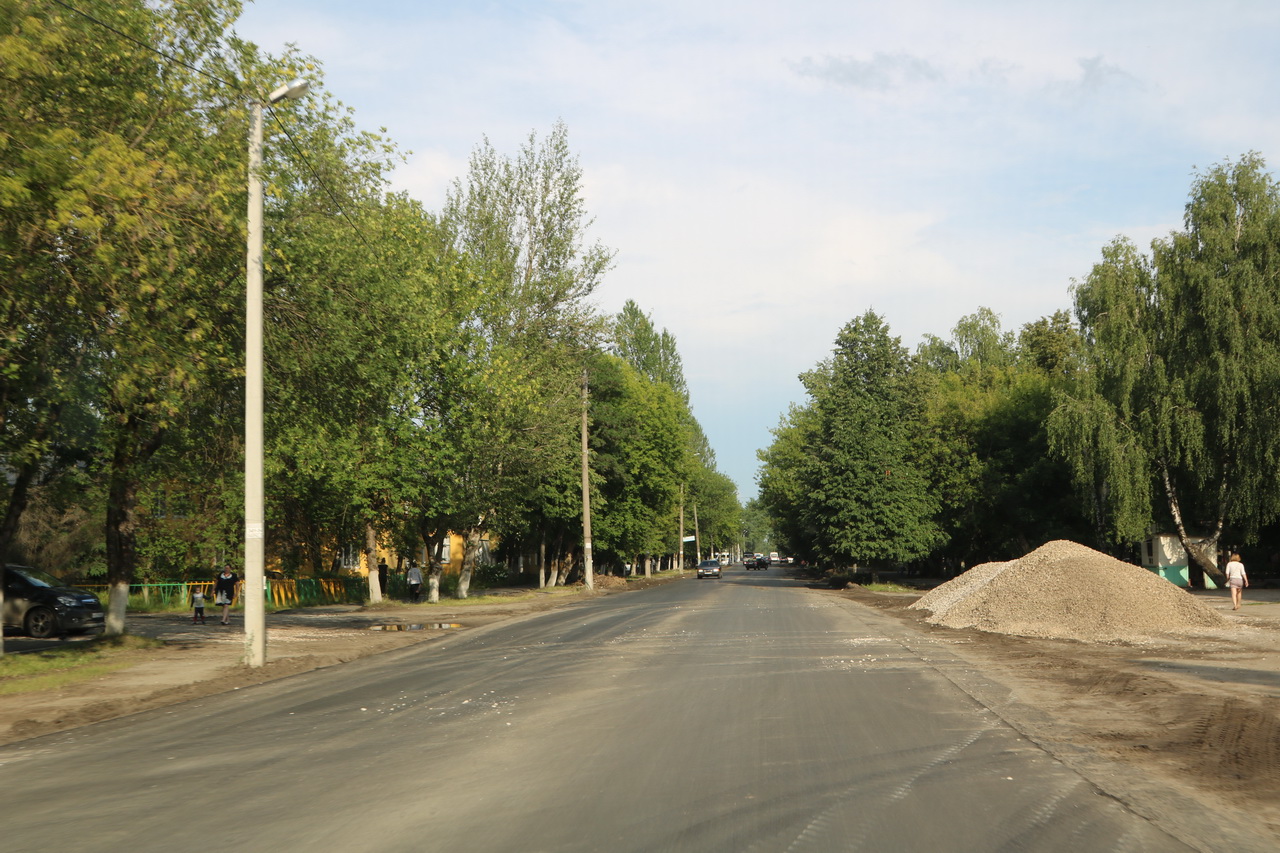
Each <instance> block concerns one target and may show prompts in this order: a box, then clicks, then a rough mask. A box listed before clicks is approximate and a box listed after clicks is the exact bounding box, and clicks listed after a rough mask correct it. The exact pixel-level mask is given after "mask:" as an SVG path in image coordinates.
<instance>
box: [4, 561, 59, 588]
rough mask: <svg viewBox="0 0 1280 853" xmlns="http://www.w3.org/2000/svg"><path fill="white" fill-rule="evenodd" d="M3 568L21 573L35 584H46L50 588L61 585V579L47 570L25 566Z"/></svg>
mask: <svg viewBox="0 0 1280 853" xmlns="http://www.w3.org/2000/svg"><path fill="white" fill-rule="evenodd" d="M5 568H6V569H8V570H9V571H11V572H13V573H14V574H18V575H22V576H23V577H24V578H26V579H27V580H29V581H31V582H32V583H33V584H35V585H36V586H47V587H49V588H50V589H52V588H54V587H59V586H62V585H63V583H62V581H60V580H58V579H57V578H55V577H54V576H53V575H51V574H49V573H48V572H42V571H40V570H39V569H32V568H28V567H27V566H5Z"/></svg>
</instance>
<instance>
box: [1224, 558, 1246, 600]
mask: <svg viewBox="0 0 1280 853" xmlns="http://www.w3.org/2000/svg"><path fill="white" fill-rule="evenodd" d="M1248 585H1249V576H1248V575H1247V574H1245V572H1244V563H1242V562H1240V555H1239V554H1232V555H1231V561H1230V562H1229V563H1227V586H1228V587H1230V588H1231V609H1232V610H1239V609H1240V599H1241V598H1243V597H1244V588H1245V587H1246V586H1248Z"/></svg>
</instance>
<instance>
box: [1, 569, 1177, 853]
mask: <svg viewBox="0 0 1280 853" xmlns="http://www.w3.org/2000/svg"><path fill="white" fill-rule="evenodd" d="M781 574H782V572H781V571H780V570H779V569H776V568H775V569H771V570H770V571H769V572H768V573H765V572H748V571H743V570H742V569H741V568H740V567H738V568H735V569H733V570H730V571H728V572H727V573H726V575H725V577H724V578H723V579H721V580H714V579H706V580H695V579H693V578H692V577H689V578H687V579H685V580H681V581H678V582H675V583H670V584H666V585H663V586H658V587H654V588H651V589H647V590H642V591H636V592H630V593H627V594H625V595H613V596H607V597H602V598H596V599H592V600H588V601H585V602H583V603H581V604H575V605H572V606H569V607H566V608H564V609H561V610H557V611H551V612H547V613H543V614H538V615H534V616H530V617H527V618H522V619H519V620H517V621H515V622H509V623H504V624H501V625H495V626H490V627H487V628H484V629H480V630H477V631H475V632H469V633H461V634H459V635H457V636H456V637H452V638H450V639H449V640H448V641H447V642H443V643H431V644H424V645H420V646H415V647H411V648H408V649H405V650H402V651H397V652H392V653H388V654H383V655H378V656H376V657H373V658H368V659H364V660H361V661H357V662H354V663H351V664H347V665H344V666H340V667H335V668H332V669H328V670H321V671H317V672H313V673H309V674H306V675H301V676H296V677H293V678H289V679H286V680H283V681H279V682H275V683H270V684H265V685H261V686H258V687H253V688H247V689H243V690H238V691H235V692H232V693H228V694H223V695H220V696H216V697H213V698H209V699H205V700H201V701H198V702H192V703H188V704H185V705H179V706H174V707H170V708H166V709H162V710H158V711H153V712H148V713H145V714H139V715H136V716H133V717H128V718H124V719H121V720H117V721H113V722H109V723H103V724H99V725H95V726H89V727H85V728H82V729H78V730H75V731H72V732H68V733H64V734H60V735H52V736H49V737H45V738H39V739H35V740H32V741H27V742H24V743H22V744H18V745H14V746H11V747H6V748H3V749H0V785H2V786H3V795H2V799H0V849H4V850H11V851H20V850H21V851H27V850H41V851H47V850H53V851H59V853H72V851H102V850H129V851H132V853H143V851H171V850H175V849H182V848H186V847H194V848H196V849H202V850H232V849H235V850H272V851H293V850H306V851H338V850H340V851H429V850H442V851H443V850H470V851H485V853H490V851H494V852H495V853H496V852H497V851H522V853H534V851H610V853H616V851H663V850H669V851H698V852H699V853H702V851H734V853H740V851H888V850H893V851H917V850H919V851H926V850H927V851H992V850H1018V851H1072V853H1078V851H1093V850H1127V851H1144V850H1149V851H1161V853H1169V851H1177V850H1183V849H1189V848H1187V847H1186V846H1184V845H1183V844H1182V843H1181V842H1180V841H1179V840H1178V839H1176V838H1173V837H1171V836H1170V835H1168V834H1166V832H1164V831H1163V830H1161V829H1160V828H1159V827H1157V826H1155V825H1153V824H1152V823H1150V822H1148V821H1147V820H1145V819H1143V818H1142V817H1140V816H1138V815H1136V814H1134V813H1133V812H1131V811H1129V810H1128V809H1127V808H1126V807H1125V806H1124V805H1122V804H1121V803H1120V802H1118V801H1116V800H1114V799H1112V798H1110V797H1108V796H1105V795H1103V794H1102V793H1100V792H1099V791H1098V789H1097V788H1095V787H1094V786H1093V785H1092V784H1090V783H1089V782H1088V781H1087V780H1086V779H1084V778H1082V777H1081V776H1080V775H1078V774H1077V773H1076V772H1074V771H1072V770H1071V769H1069V768H1067V767H1066V766H1064V765H1063V764H1061V763H1059V762H1058V761H1057V760H1055V759H1054V758H1053V757H1051V756H1050V755H1049V754H1047V753H1045V752H1044V751H1042V750H1041V749H1040V748H1039V747H1037V746H1035V745H1034V744H1033V743H1031V742H1029V741H1028V740H1026V739H1025V738H1023V737H1022V736H1021V735H1020V734H1019V733H1018V732H1017V731H1015V730H1014V729H1013V728H1011V727H1010V726H1009V725H1007V724H1006V723H1005V722H1004V721H1003V720H1001V719H1000V718H999V717H998V716H997V715H996V714H995V713H994V712H993V711H991V710H989V709H988V708H987V707H985V706H984V705H983V704H982V703H980V702H979V701H977V700H975V699H974V698H973V697H972V696H971V695H969V694H968V693H966V692H965V691H964V690H962V689H960V688H959V687H957V686H956V685H955V684H954V683H953V680H952V679H949V678H948V677H946V675H945V674H944V672H943V671H942V669H941V668H940V667H939V666H938V660H939V656H941V655H945V651H943V650H938V651H937V653H936V654H932V653H931V654H929V655H922V654H920V653H919V652H918V651H913V650H912V649H913V648H914V649H917V650H918V649H919V648H920V638H919V637H918V636H909V632H910V630H911V629H910V628H909V627H908V626H904V625H902V624H900V623H898V622H897V621H895V620H893V619H891V618H889V617H886V616H884V615H881V614H877V613H875V612H872V611H870V610H867V609H865V608H862V607H860V606H858V605H856V604H853V603H851V602H847V601H843V600H840V599H836V598H833V597H830V596H824V595H820V594H816V593H814V592H812V591H809V590H806V589H804V588H803V587H802V586H801V585H799V584H798V583H796V582H795V581H790V580H786V579H784V578H782V577H781V576H780V575H781Z"/></svg>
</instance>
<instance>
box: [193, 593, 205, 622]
mask: <svg viewBox="0 0 1280 853" xmlns="http://www.w3.org/2000/svg"><path fill="white" fill-rule="evenodd" d="M191 604H192V605H193V606H194V607H195V613H194V614H193V615H192V617H191V624H192V625H194V624H196V623H197V622H199V623H200V624H201V625H203V624H204V592H203V591H202V590H201V589H200V588H199V587H196V588H195V589H194V590H193V591H192V593H191Z"/></svg>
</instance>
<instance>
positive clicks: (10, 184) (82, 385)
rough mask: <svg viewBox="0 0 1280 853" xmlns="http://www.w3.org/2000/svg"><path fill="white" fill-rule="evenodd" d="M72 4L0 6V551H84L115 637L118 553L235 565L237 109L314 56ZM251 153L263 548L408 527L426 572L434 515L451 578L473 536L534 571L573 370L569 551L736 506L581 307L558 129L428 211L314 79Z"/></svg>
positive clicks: (57, 564)
mask: <svg viewBox="0 0 1280 853" xmlns="http://www.w3.org/2000/svg"><path fill="white" fill-rule="evenodd" d="M77 8H78V9H79V10H80V12H71V11H68V10H67V9H66V8H65V7H63V6H62V5H60V4H56V3H52V2H47V0H17V2H14V3H8V4H5V5H4V6H3V8H0V253H2V254H0V264H2V265H3V271H2V272H0V275H3V281H4V287H3V290H2V291H0V317H2V318H3V320H2V325H0V468H3V470H4V473H5V474H6V476H5V477H4V478H0V489H3V492H2V493H0V496H2V497H3V504H2V506H3V508H4V512H5V515H4V518H3V526H0V552H3V553H4V554H6V555H7V558H8V559H9V560H11V561H13V560H18V561H23V562H31V563H34V564H36V565H41V566H45V567H48V568H50V569H53V570H54V571H55V572H58V573H68V572H70V573H76V574H79V575H81V576H95V575H99V574H104V575H105V576H106V578H107V580H108V582H109V583H110V585H111V588H112V593H111V595H112V599H111V600H112V605H111V607H110V608H109V629H111V630H123V614H124V601H125V598H126V595H127V587H128V584H129V582H130V581H132V580H134V579H135V577H136V576H142V577H151V578H166V577H182V576H187V575H191V574H195V575H206V574H207V573H209V572H211V571H212V570H213V568H214V567H215V566H217V565H220V564H222V563H224V562H232V563H235V562H237V561H238V560H239V549H240V547H241V541H242V531H243V500H242V497H243V474H242V470H243V469H242V458H243V441H242V435H243V400H244V393H243V349H244V336H243V322H244V321H243V317H244V314H243V312H244V308H243V305H244V251H245V250H244V246H245V230H244V229H245V225H244V209H245V192H246V190H245V162H246V152H245V144H244V140H245V139H246V134H247V122H248V104H249V101H250V99H251V98H253V97H261V93H263V92H265V91H268V90H270V89H272V88H274V85H275V84H276V83H277V82H278V81H280V80H283V79H290V78H292V77H295V76H306V77H308V78H309V79H310V80H312V81H313V91H314V86H315V84H316V83H317V82H318V80H319V77H320V70H319V68H318V64H317V63H316V62H315V61H314V60H311V59H309V58H307V57H305V56H301V55H298V54H294V53H290V54H288V55H286V56H283V57H277V58H273V57H267V56H263V55H262V54H260V53H259V51H258V50H257V49H256V47H255V46H253V45H252V44H248V43H245V42H243V41H241V40H239V39H237V38H236V37H235V35H234V33H233V31H232V29H231V28H232V25H233V24H234V21H235V18H236V16H237V14H238V12H239V4H238V3H237V2H234V0H196V2H190V0H183V2H177V0H168V1H167V2H143V1H142V0H130V2H120V0H110V2H108V0H83V2H80V3H78V4H77ZM266 152H267V160H266V164H265V175H264V177H265V180H266V182H267V187H268V191H267V209H266V246H267V251H268V254H267V257H266V261H265V307H264V311H265V315H266V330H267V332H266V342H265V349H266V352H265V361H266V381H267V388H266V396H267V410H266V441H267V447H266V464H267V471H266V477H267V488H266V494H267V517H268V543H269V544H268V548H269V557H270V558H273V559H274V560H275V561H276V562H277V563H278V564H279V565H280V566H281V567H282V568H284V569H286V570H287V571H290V572H293V571H298V572H306V573H312V572H316V573H320V572H326V571H329V570H332V569H333V568H334V566H335V560H336V558H337V556H338V555H339V554H341V553H342V552H343V550H344V549H349V548H350V547H351V546H352V544H353V543H359V546H360V547H362V548H363V549H364V550H365V551H366V552H367V553H368V555H369V556H370V557H372V556H373V554H374V551H375V549H376V548H377V547H379V546H380V545H381V546H383V547H386V546H389V547H391V548H392V549H394V550H396V551H398V552H399V553H401V554H406V555H410V554H412V555H415V556H416V555H418V554H419V553H421V552H422V550H423V549H424V548H425V550H426V552H427V554H428V557H429V559H431V561H432V562H431V564H430V569H431V571H430V577H431V583H432V590H433V592H434V591H435V590H436V589H437V588H438V582H439V577H440V568H441V567H440V555H441V550H442V547H443V543H444V536H445V534H446V533H447V532H449V531H453V532H455V533H458V534H461V535H462V536H464V538H465V540H466V542H467V560H466V561H465V563H464V575H463V577H462V579H461V581H460V583H459V594H460V595H462V596H465V595H466V594H467V588H468V584H469V581H470V574H469V572H470V569H471V566H472V565H473V564H474V557H475V555H476V553H477V552H478V549H479V546H480V543H481V541H482V540H483V539H484V538H485V537H486V536H487V535H488V534H490V533H493V534H497V537H498V538H499V539H500V541H501V542H502V543H503V547H504V548H505V549H506V550H507V551H508V552H509V553H510V554H512V555H517V554H519V555H525V554H529V555H536V557H544V560H543V562H544V565H548V566H554V567H555V568H556V570H557V571H556V572H555V575H554V580H556V581H563V580H564V578H565V576H567V574H568V572H569V569H570V566H571V565H572V563H573V559H574V558H573V555H574V554H575V553H576V552H577V550H578V549H579V548H580V546H581V525H582V517H581V500H580V498H581V494H580V483H579V480H578V470H579V469H578V460H579V458H580V456H579V453H580V451H579V442H578V427H579V423H580V419H581V413H582V408H581V407H582V396H581V383H582V377H583V375H584V371H585V373H586V375H587V376H588V377H590V382H591V385H592V387H593V395H592V397H591V404H590V406H591V410H590V415H591V420H592V423H593V429H592V438H591V442H592V451H593V454H594V470H595V474H594V480H593V486H592V488H593V492H595V493H596V494H594V495H593V507H594V509H595V511H596V514H597V516H598V519H597V522H596V527H597V536H596V539H597V553H598V554H599V555H600V559H601V562H602V563H603V564H604V565H605V566H609V565H612V564H621V563H622V562H632V561H634V560H635V559H636V555H638V554H664V553H671V552H674V551H676V550H677V547H678V544H677V537H678V532H679V530H678V528H679V521H678V519H679V513H680V510H681V508H682V507H683V506H687V507H690V508H692V507H693V506H694V505H697V507H698V509H699V511H700V512H701V513H702V516H703V519H702V529H703V530H704V531H706V530H711V531H717V530H720V531H723V530H732V529H734V528H735V527H736V525H737V523H738V519H737V512H738V508H737V504H736V499H734V498H733V492H732V489H731V488H729V487H728V481H727V480H726V479H725V478H724V477H723V475H720V474H719V473H718V472H716V471H715V468H714V457H713V456H712V454H711V453H710V450H709V449H708V448H707V447H706V442H705V438H704V437H703V436H702V434H701V430H700V429H699V428H698V426H697V423H696V421H695V420H694V419H693V416H692V414H691V412H690V406H689V400H688V394H687V391H686V389H685V385H684V379H683V376H682V375H681V373H680V362H679V357H678V353H677V352H676V349H675V343H674V341H673V340H672V339H671V337H670V335H668V334H666V333H665V332H663V333H657V332H656V331H655V330H654V329H653V328H652V323H650V322H649V320H648V318H647V317H645V316H644V315H643V313H641V312H640V310H639V309H638V308H637V307H636V306H634V305H629V306H628V308H627V309H626V310H625V311H624V312H623V313H622V315H620V316H619V317H618V318H610V317H603V316H601V315H599V314H598V313H597V312H596V311H595V310H594V309H593V308H592V307H591V305H590V303H589V301H588V300H589V297H590V296H591V294H592V293H593V291H594V290H595V288H596V286H597V285H598V284H599V282H600V281H601V279H602V277H603V276H604V274H605V273H606V272H607V270H608V269H609V267H610V265H611V263H612V253H611V252H610V251H609V250H608V249H606V248H605V247H603V246H601V245H599V244H598V243H593V242H590V241H589V240H588V237H587V232H588V230H589V228H590V224H591V220H590V217H589V216H588V214H587V211H586V208H585V204H584V200H583V197H582V191H581V190H582V187H581V171H580V168H579V166H578V163H577V160H576V158H575V157H574V156H573V154H572V152H571V151H570V149H569V146H568V140H567V130H566V128H565V127H564V126H563V124H557V125H556V126H555V127H554V128H553V129H552V130H551V132H550V133H549V134H547V135H546V136H545V137H544V138H541V139H540V138H538V136H537V135H536V134H530V136H529V138H528V139H527V141H526V142H525V144H524V145H523V146H522V147H521V149H520V150H519V152H518V153H517V154H516V155H515V156H504V155H502V154H500V153H499V152H497V151H496V150H495V149H494V148H493V147H492V146H491V145H490V144H489V142H488V141H487V140H486V141H484V142H483V143H482V144H481V145H480V146H478V147H477V149H476V150H475V152H474V153H473V155H472V158H471V162H470V166H469V170H468V173H467V174H466V175H465V176H464V177H462V178H460V179H458V180H457V181H456V182H455V183H454V184H453V186H452V187H451V189H450V191H449V193H448V197H447V200H446V203H445V205H444V208H443V210H441V211H439V212H436V213H433V212H431V211H428V210H426V209H424V207H423V206H422V205H421V204H420V203H419V202H417V201H416V200H414V199H412V198H410V197H408V196H407V195H406V194H403V193H395V192H391V191H390V189H389V186H388V176H389V174H390V171H391V169H392V168H393V167H394V166H395V165H396V163H397V162H398V161H399V158H400V155H399V153H398V151H397V149H396V148H395V146H394V145H393V144H392V143H391V142H390V141H388V140H387V139H385V138H383V137H382V136H380V135H378V134H372V133H368V132H365V131H361V130H359V129H358V128H357V127H356V125H355V123H354V120H353V117H352V114H351V112H350V111H349V110H347V109H345V108H343V107H342V106H341V105H340V104H338V103H337V102H336V101H334V100H333V99H332V98H331V97H329V96H327V95H321V96H312V97H309V98H308V99H307V100H305V101H303V102H299V103H298V104H296V105H290V106H287V107H282V108H277V109H275V110H273V111H272V112H271V113H270V114H269V119H268V140H267V145H266ZM513 559H514V557H513ZM371 564H372V563H371ZM371 585H372V589H371V594H372V596H373V597H374V598H375V599H376V598H378V597H380V590H379V589H378V588H377V575H376V573H371Z"/></svg>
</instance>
